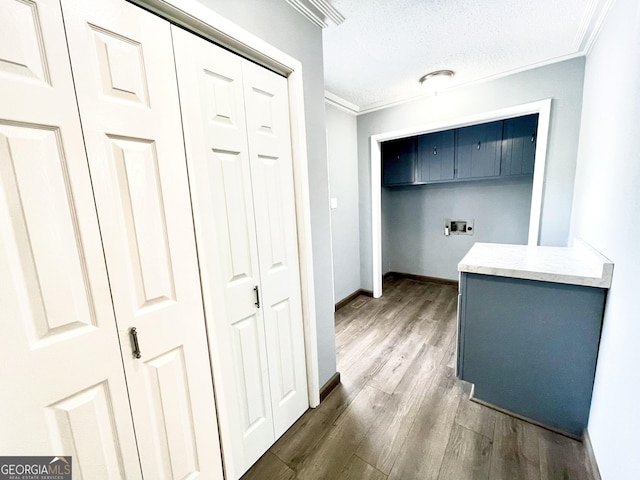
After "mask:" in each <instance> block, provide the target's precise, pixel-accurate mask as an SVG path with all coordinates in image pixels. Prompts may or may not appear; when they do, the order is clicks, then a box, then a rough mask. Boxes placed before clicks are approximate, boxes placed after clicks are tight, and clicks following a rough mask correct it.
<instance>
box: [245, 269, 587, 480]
mask: <svg viewBox="0 0 640 480" xmlns="http://www.w3.org/2000/svg"><path fill="white" fill-rule="evenodd" d="M456 305H457V291H456V289H455V287H451V286H447V285H438V284H433V283H420V282H416V281H413V280H409V279H399V278H393V277H391V278H389V279H387V280H385V284H384V293H383V296H382V298H380V299H373V298H370V297H365V296H360V297H358V298H356V299H354V300H353V301H351V302H350V303H349V304H348V305H346V306H345V307H343V308H341V309H340V310H339V311H337V312H336V316H335V321H336V351H337V356H338V371H340V375H341V384H340V385H339V386H338V387H336V389H335V390H334V391H333V392H332V393H331V394H330V395H329V396H328V397H327V398H326V399H325V400H324V402H322V404H321V405H320V406H319V407H318V408H316V409H312V410H309V411H308V412H307V413H305V414H304V415H303V416H302V417H301V418H300V419H299V420H298V421H297V422H296V423H295V424H294V425H293V426H292V427H291V428H290V429H289V430H288V431H287V432H286V433H285V434H284V435H283V436H282V438H280V439H279V440H278V442H276V444H275V445H273V447H272V448H271V449H270V450H269V451H268V452H267V453H266V454H265V455H264V456H263V457H262V458H261V459H260V460H259V461H258V462H257V463H256V464H255V465H254V466H253V467H252V468H251V469H250V470H249V471H248V472H247V473H246V474H245V476H244V477H243V480H290V479H298V480H314V479H323V480H334V479H336V480H347V479H358V480H366V479H370V480H413V479H415V480H429V479H433V480H436V479H438V480H464V479H471V480H482V479H491V480H516V479H526V480H529V479H535V480H559V479H562V480H573V479H575V480H585V479H586V480H589V479H591V478H592V477H591V476H590V474H589V473H588V471H589V470H588V468H587V466H586V465H587V463H586V457H585V452H584V448H583V445H582V443H580V442H577V441H575V440H571V439H569V438H566V437H563V436H561V435H558V434H555V433H552V432H549V431H547V430H545V429H543V428H540V427H537V426H535V425H532V424H529V423H526V422H523V421H521V420H518V419H515V418H512V417H510V416H507V415H505V414H503V413H500V412H497V411H495V410H492V409H490V408H487V407H485V406H482V405H479V404H477V403H473V402H471V401H470V400H469V393H470V389H471V386H470V385H469V384H467V383H465V382H461V381H460V380H458V379H457V378H456V377H455V372H454V368H455V341H456Z"/></svg>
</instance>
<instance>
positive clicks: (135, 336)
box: [129, 327, 142, 358]
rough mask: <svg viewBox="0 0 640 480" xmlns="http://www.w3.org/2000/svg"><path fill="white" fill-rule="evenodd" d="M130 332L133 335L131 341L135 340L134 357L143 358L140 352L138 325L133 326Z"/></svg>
mask: <svg viewBox="0 0 640 480" xmlns="http://www.w3.org/2000/svg"><path fill="white" fill-rule="evenodd" d="M129 334H130V335H131V341H132V342H133V357H134V358H141V357H142V353H140V344H139V343H138V331H137V330H136V327H131V330H129Z"/></svg>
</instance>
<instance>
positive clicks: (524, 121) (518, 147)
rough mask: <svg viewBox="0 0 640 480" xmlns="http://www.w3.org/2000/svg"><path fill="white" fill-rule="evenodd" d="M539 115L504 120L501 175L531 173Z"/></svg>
mask: <svg viewBox="0 0 640 480" xmlns="http://www.w3.org/2000/svg"><path fill="white" fill-rule="evenodd" d="M537 131H538V115H537V114H535V115H526V116H524V117H517V118H510V119H508V120H505V121H504V132H503V137H502V165H501V168H500V176H509V175H530V174H532V173H533V166H534V162H535V157H536V140H537V138H536V133H537Z"/></svg>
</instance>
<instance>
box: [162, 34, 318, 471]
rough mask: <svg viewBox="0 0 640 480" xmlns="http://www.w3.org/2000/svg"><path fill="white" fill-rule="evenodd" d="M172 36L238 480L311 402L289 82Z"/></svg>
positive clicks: (225, 434) (223, 414) (225, 431)
mask: <svg viewBox="0 0 640 480" xmlns="http://www.w3.org/2000/svg"><path fill="white" fill-rule="evenodd" d="M173 36H174V46H175V51H176V64H177V69H178V83H179V90H180V97H181V106H182V111H183V124H184V130H185V142H186V146H187V159H188V164H189V176H190V180H191V195H192V203H193V207H194V216H195V224H196V234H197V237H198V245H199V250H198V252H199V258H200V267H201V268H200V271H201V276H202V282H203V289H204V293H205V310H206V312H207V322H208V324H209V325H210V329H209V334H210V338H211V356H212V360H213V365H214V376H215V380H216V391H217V400H218V406H219V409H220V423H221V437H222V443H223V446H224V445H225V444H227V445H230V446H231V451H232V453H233V457H231V456H230V455H229V453H228V450H225V449H224V448H223V451H226V452H227V453H226V455H227V456H226V458H225V460H226V468H227V475H228V477H229V478H232V479H234V478H238V477H239V476H240V475H241V474H242V473H243V472H244V471H246V470H247V469H248V468H249V467H250V466H251V465H252V464H253V463H254V462H255V461H256V460H257V459H258V458H259V457H260V456H261V455H262V454H263V453H264V452H265V451H266V450H267V449H268V448H269V447H270V446H271V445H272V444H273V442H274V441H275V439H277V438H278V437H279V436H280V435H282V433H284V431H285V430H286V429H287V428H289V427H290V426H291V425H292V424H293V422H295V420H296V419H297V418H298V417H300V415H302V414H303V413H304V412H305V411H306V409H307V408H308V405H309V404H308V396H307V380H306V370H305V355H304V336H303V326H302V311H301V302H300V283H299V282H300V281H299V267H298V251H297V235H296V228H295V204H294V195H293V172H292V163H291V147H290V132H289V121H288V102H287V83H286V80H285V79H284V78H282V77H280V76H278V75H276V74H274V73H272V72H269V71H267V70H265V69H263V68H261V67H258V66H256V65H254V64H252V63H250V62H248V61H246V60H243V59H241V58H240V57H238V56H236V55H234V54H232V53H230V52H228V51H226V50H223V49H222V48H220V47H217V46H215V45H213V44H211V43H209V42H207V41H205V40H202V39H200V38H198V37H196V36H194V35H192V34H189V33H187V32H185V31H183V30H180V29H178V28H175V27H174V28H173ZM245 105H246V107H245ZM256 286H260V288H261V291H260V299H259V301H260V308H258V307H257V305H256V303H257V299H256V296H255V294H256V292H255V291H254V288H255V287H256Z"/></svg>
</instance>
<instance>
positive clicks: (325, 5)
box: [308, 0, 344, 25]
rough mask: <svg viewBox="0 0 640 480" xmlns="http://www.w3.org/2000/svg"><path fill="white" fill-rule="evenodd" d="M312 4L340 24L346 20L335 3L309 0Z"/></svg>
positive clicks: (323, 0)
mask: <svg viewBox="0 0 640 480" xmlns="http://www.w3.org/2000/svg"><path fill="white" fill-rule="evenodd" d="M308 1H309V3H311V5H313V6H314V7H316V8H317V9H318V10H320V11H321V12H322V13H323V14H324V15H325V16H326V17H327V18H329V19H331V21H332V22H333V23H335V24H336V25H340V24H341V23H342V22H344V15H342V14H341V13H340V12H339V11H338V10H337V9H336V8H335V7H334V6H333V5H331V4H330V3H329V2H327V1H325V0H308Z"/></svg>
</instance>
